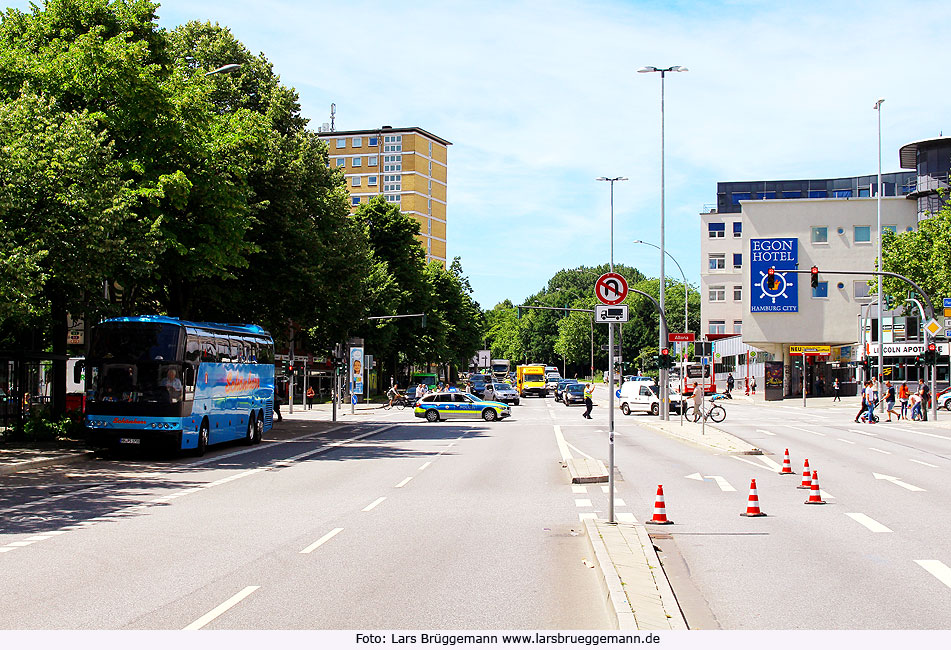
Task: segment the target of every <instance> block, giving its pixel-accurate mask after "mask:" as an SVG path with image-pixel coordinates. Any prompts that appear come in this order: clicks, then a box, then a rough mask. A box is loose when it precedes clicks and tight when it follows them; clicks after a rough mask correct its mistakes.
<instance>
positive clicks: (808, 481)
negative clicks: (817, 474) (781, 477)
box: [796, 458, 812, 490]
mask: <svg viewBox="0 0 951 650" xmlns="http://www.w3.org/2000/svg"><path fill="white" fill-rule="evenodd" d="M811 487H812V477H811V476H810V475H809V459H808V458H807V459H806V461H805V462H804V463H803V465H802V483H800V484H799V485H797V486H796V489H797V490H808V489H809V488H811Z"/></svg>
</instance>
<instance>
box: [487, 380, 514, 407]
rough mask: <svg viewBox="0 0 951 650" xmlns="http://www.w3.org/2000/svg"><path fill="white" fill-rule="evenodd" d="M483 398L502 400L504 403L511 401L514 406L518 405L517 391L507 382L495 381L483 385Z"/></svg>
mask: <svg viewBox="0 0 951 650" xmlns="http://www.w3.org/2000/svg"><path fill="white" fill-rule="evenodd" d="M485 399H486V400H495V401H496V402H504V403H505V404H508V403H509V402H511V403H512V404H514V405H515V406H518V391H517V390H515V389H514V388H512V386H511V385H509V384H506V383H504V382H500V381H497V382H495V383H492V384H486V385H485Z"/></svg>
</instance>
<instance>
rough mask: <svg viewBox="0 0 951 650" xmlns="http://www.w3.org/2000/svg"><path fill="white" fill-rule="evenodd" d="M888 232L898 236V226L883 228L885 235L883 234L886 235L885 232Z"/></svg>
mask: <svg viewBox="0 0 951 650" xmlns="http://www.w3.org/2000/svg"><path fill="white" fill-rule="evenodd" d="M886 230H891V231H892V233H893V234H895V235H897V234H898V226H882V233H883V234H884V232H885V231H886Z"/></svg>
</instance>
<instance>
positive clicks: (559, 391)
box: [555, 379, 578, 402]
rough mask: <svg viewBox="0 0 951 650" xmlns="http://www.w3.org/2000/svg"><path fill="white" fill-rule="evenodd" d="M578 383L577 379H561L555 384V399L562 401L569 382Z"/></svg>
mask: <svg viewBox="0 0 951 650" xmlns="http://www.w3.org/2000/svg"><path fill="white" fill-rule="evenodd" d="M577 383H578V380H577V379H562V380H561V381H559V382H558V385H557V386H555V399H556V400H557V401H559V402H560V401H561V400H562V397H563V395H564V392H565V386H567V385H568V384H577Z"/></svg>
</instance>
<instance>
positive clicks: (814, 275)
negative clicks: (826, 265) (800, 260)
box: [809, 266, 819, 289]
mask: <svg viewBox="0 0 951 650" xmlns="http://www.w3.org/2000/svg"><path fill="white" fill-rule="evenodd" d="M809 273H810V274H811V275H812V288H813V289H818V288H819V267H818V266H814V267H812V269H810V271H809Z"/></svg>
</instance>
